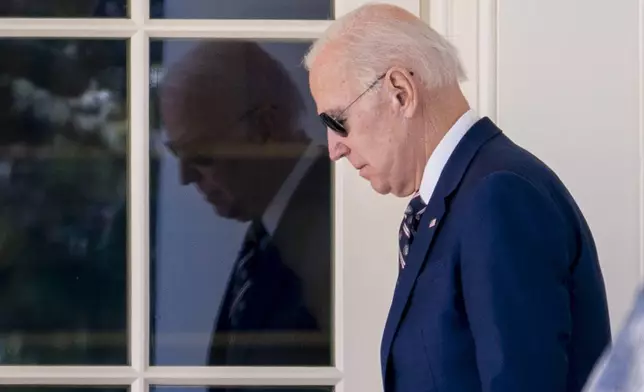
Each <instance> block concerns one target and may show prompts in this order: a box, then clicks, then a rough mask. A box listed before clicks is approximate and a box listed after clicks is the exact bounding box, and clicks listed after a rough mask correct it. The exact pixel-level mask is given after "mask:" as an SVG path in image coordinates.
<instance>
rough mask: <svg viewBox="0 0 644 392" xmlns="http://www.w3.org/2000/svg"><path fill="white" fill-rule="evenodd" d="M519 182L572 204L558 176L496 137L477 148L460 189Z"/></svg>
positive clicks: (512, 144)
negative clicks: (483, 182)
mask: <svg viewBox="0 0 644 392" xmlns="http://www.w3.org/2000/svg"><path fill="white" fill-rule="evenodd" d="M519 179H522V180H523V181H525V182H526V183H529V184H531V185H532V186H533V187H534V188H535V189H537V190H539V192H542V193H544V195H551V196H553V195H559V196H561V197H563V198H566V199H570V200H572V197H571V196H570V195H569V192H568V190H567V188H566V187H565V185H564V184H563V182H562V181H561V179H560V178H559V176H558V175H557V174H556V173H555V172H554V170H552V169H551V168H550V167H549V166H548V165H547V164H546V163H544V162H543V161H542V160H540V159H539V158H537V157H536V156H535V155H533V154H532V153H531V152H529V151H527V150H526V149H524V148H522V147H520V146H518V145H517V144H515V143H514V142H512V141H511V140H510V139H509V138H507V137H506V136H505V135H500V136H499V137H497V138H495V139H494V140H492V141H490V142H489V143H487V144H486V145H484V146H483V147H481V149H480V151H479V152H478V154H477V155H476V156H475V157H474V159H473V160H472V163H471V164H470V167H469V168H468V170H467V173H466V175H465V177H464V185H465V186H466V187H467V186H470V187H471V186H476V185H478V184H479V183H480V182H481V181H493V182H499V181H500V182H503V181H518V180H519Z"/></svg>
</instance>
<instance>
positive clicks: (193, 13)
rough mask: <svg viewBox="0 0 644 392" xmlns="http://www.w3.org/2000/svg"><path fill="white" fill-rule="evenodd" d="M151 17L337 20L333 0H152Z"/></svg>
mask: <svg viewBox="0 0 644 392" xmlns="http://www.w3.org/2000/svg"><path fill="white" fill-rule="evenodd" d="M150 16H151V17H152V18H168V19H320V20H327V19H333V2H332V0H305V1H303V0H151V1H150Z"/></svg>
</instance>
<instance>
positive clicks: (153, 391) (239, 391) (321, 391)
mask: <svg viewBox="0 0 644 392" xmlns="http://www.w3.org/2000/svg"><path fill="white" fill-rule="evenodd" d="M333 389H334V388H333V387H298V386H295V387H292V386H289V387H257V386H252V387H225V388H224V387H150V392H333ZM0 392H3V391H0Z"/></svg>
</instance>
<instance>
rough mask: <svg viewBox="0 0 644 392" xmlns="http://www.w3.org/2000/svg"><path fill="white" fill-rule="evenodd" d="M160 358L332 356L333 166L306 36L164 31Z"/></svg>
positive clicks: (155, 288)
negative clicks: (246, 37)
mask: <svg viewBox="0 0 644 392" xmlns="http://www.w3.org/2000/svg"><path fill="white" fill-rule="evenodd" d="M162 42H163V53H164V60H163V61H162V62H161V63H158V64H154V63H153V65H152V66H153V68H152V70H151V75H152V83H151V86H152V87H151V88H152V91H151V97H152V98H153V102H152V105H151V107H152V120H151V121H152V135H151V140H152V145H151V148H152V150H151V156H152V161H151V162H150V166H151V168H152V170H153V175H152V180H151V182H152V189H151V196H152V199H151V203H152V206H151V211H153V213H152V214H153V215H152V219H153V221H152V225H151V227H152V230H153V232H152V233H151V237H152V241H153V242H152V243H153V250H152V252H151V254H152V266H151V267H152V278H151V281H152V282H151V287H152V297H151V299H152V301H151V302H152V304H151V308H152V309H151V311H152V314H151V320H152V346H151V350H152V353H151V354H152V359H151V362H152V363H153V364H155V365H192V366H199V365H230V366H234V365H242V366H251V365H271V366H280V365H289V366H298V365H330V364H331V356H332V355H331V324H332V323H331V287H332V282H331V196H330V195H331V180H332V178H331V171H330V168H331V166H330V162H329V158H328V154H327V153H326V147H325V146H324V143H325V136H326V134H325V132H324V128H323V126H322V125H321V124H320V122H319V120H318V118H317V116H316V115H315V113H316V112H315V109H314V106H313V105H314V104H313V102H312V99H311V97H310V96H309V95H308V87H307V74H306V72H305V70H304V69H303V68H302V67H301V58H302V56H303V55H304V53H305V50H306V48H307V46H308V45H307V44H306V43H269V42H262V43H256V42H249V41H233V40H231V41H224V40H208V41H162Z"/></svg>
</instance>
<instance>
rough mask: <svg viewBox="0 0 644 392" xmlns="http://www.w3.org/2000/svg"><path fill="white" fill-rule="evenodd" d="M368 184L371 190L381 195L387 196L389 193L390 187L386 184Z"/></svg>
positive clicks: (372, 182) (376, 182)
mask: <svg viewBox="0 0 644 392" xmlns="http://www.w3.org/2000/svg"><path fill="white" fill-rule="evenodd" d="M370 183H371V188H373V190H374V191H376V192H377V193H379V194H381V195H388V194H390V193H391V187H390V186H389V185H387V184H386V183H383V182H380V181H370Z"/></svg>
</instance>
